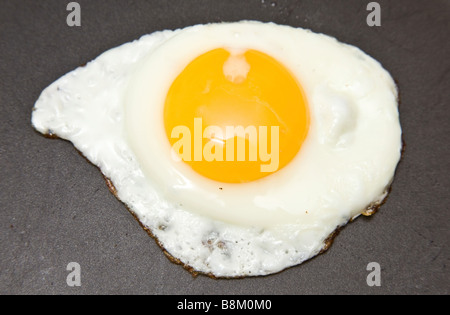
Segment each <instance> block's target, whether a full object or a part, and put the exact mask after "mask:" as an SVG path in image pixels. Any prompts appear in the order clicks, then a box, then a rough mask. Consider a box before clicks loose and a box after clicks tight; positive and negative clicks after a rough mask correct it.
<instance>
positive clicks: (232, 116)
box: [32, 21, 402, 277]
mask: <svg viewBox="0 0 450 315" xmlns="http://www.w3.org/2000/svg"><path fill="white" fill-rule="evenodd" d="M32 124H33V126H34V128H35V129H36V130H38V131H39V132H41V133H43V134H47V135H55V136H57V137H59V138H62V139H66V140H69V141H71V142H72V143H73V144H74V146H75V147H76V148H77V149H78V150H79V151H80V152H81V153H82V154H83V155H84V156H85V157H86V158H87V159H88V160H89V161H90V162H92V163H93V164H94V165H96V166H98V167H99V168H100V170H101V172H102V173H103V174H104V176H105V177H106V178H108V180H109V181H110V183H112V186H113V187H114V189H113V192H114V194H115V195H116V197H117V198H118V199H120V200H121V201H122V202H123V203H124V204H125V205H126V206H127V207H128V209H129V210H130V211H131V212H132V213H133V214H134V215H135V217H136V218H137V219H138V220H139V221H140V222H141V224H142V225H143V226H144V227H145V229H146V230H148V231H149V233H150V234H151V235H152V236H154V237H155V238H156V239H157V241H158V244H159V245H160V246H161V247H162V248H163V249H164V251H166V252H167V253H168V254H169V256H170V257H172V258H173V259H172V260H174V261H176V262H178V263H180V264H182V265H183V266H185V267H186V268H187V269H189V270H191V271H193V272H195V273H203V274H208V275H211V276H215V277H243V276H258V275H268V274H271V273H276V272H279V271H281V270H283V269H286V268H288V267H291V266H294V265H298V264H301V263H302V262H304V261H306V260H308V259H310V258H312V257H314V256H316V255H317V254H319V253H320V252H322V251H324V250H326V249H327V248H328V246H329V241H330V236H331V235H333V232H334V231H336V229H338V228H340V227H342V226H344V225H346V224H347V223H348V222H349V221H351V220H353V219H355V218H356V217H358V216H359V215H360V214H364V213H366V212H367V210H368V209H373V208H375V207H376V206H378V205H380V204H381V203H382V202H383V201H384V199H385V198H386V196H387V191H388V189H389V187H390V185H391V183H392V181H393V178H394V174H395V170H396V167H397V164H398V162H399V160H400V158H401V149H402V140H401V133H402V131H401V126H400V122H399V113H398V101H397V87H396V85H395V83H394V81H393V79H392V78H391V76H390V74H389V73H388V72H387V71H386V70H385V69H384V68H383V67H382V66H381V64H380V63H379V62H377V61H376V60H374V59H373V58H371V57H370V56H368V55H367V54H365V53H364V52H362V51H361V50H360V49H358V48H356V47H354V46H350V45H347V44H343V43H340V42H338V41H337V40H336V39H334V38H332V37H330V36H327V35H323V34H317V33H314V32H312V31H309V30H305V29H301V28H294V27H290V26H281V25H276V24H273V23H261V22H255V21H241V22H235V23H218V24H207V25H196V26H191V27H187V28H185V29H179V30H175V31H169V30H167V31H162V32H156V33H153V34H150V35H145V36H143V37H141V38H140V39H139V40H136V41H133V42H130V43H127V44H124V45H122V46H120V47H117V48H113V49H111V50H109V51H107V52H105V53H103V54H102V55H100V56H99V57H97V58H96V59H95V60H93V61H91V62H89V63H88V64H87V65H86V66H84V67H80V68H78V69H75V70H74V71H72V72H70V73H68V74H66V75H65V76H63V77H62V78H60V79H58V80H57V81H56V82H54V83H53V84H51V85H50V86H49V87H48V88H46V89H45V90H44V91H43V92H42V94H41V96H40V97H39V99H38V100H37V102H36V104H35V106H34V108H33V113H32ZM112 186H111V187H112Z"/></svg>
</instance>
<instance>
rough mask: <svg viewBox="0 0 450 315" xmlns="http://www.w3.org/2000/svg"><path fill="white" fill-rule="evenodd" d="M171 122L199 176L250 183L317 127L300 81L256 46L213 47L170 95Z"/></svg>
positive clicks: (170, 132) (167, 114)
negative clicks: (230, 49) (242, 49)
mask: <svg viewBox="0 0 450 315" xmlns="http://www.w3.org/2000/svg"><path fill="white" fill-rule="evenodd" d="M164 124H165V129H166V133H167V137H168V138H169V142H170V144H171V145H172V148H173V150H174V151H175V153H176V154H177V155H178V156H179V157H180V158H181V160H183V161H184V162H185V163H187V164H188V165H189V166H190V167H191V168H192V169H193V170H195V171H196V172H198V173H199V174H201V175H203V176H205V177H207V178H210V179H212V180H215V181H219V182H224V183H245V182H250V181H254V180H257V179H260V178H263V177H265V176H268V175H270V174H272V173H274V172H276V171H278V170H280V169H282V168H283V167H284V166H286V165H287V164H288V163H289V162H290V161H291V160H292V159H293V158H294V157H295V156H296V155H297V153H298V152H299V150H300V148H301V146H302V143H303V142H304V140H305V138H306V136H307V133H308V130H309V109H308V106H307V101H306V98H305V96H304V93H303V89H302V87H301V86H300V84H299V82H297V80H296V79H295V78H294V77H293V76H292V74H291V73H290V72H289V71H288V70H287V69H286V68H285V67H284V66H283V65H282V64H280V63H279V62H278V61H277V60H275V59H274V58H272V57H270V56H268V55H266V54H264V53H262V52H259V51H255V50H248V51H246V52H245V53H241V54H239V53H238V54H232V53H230V52H228V51H227V50H225V49H216V50H212V51H210V52H208V53H206V54H204V55H201V56H199V57H198V58H196V59H195V60H194V61H192V62H191V63H190V64H189V65H188V66H187V67H186V68H185V69H184V70H183V71H182V72H181V74H180V75H179V76H178V77H177V78H176V79H175V81H174V82H173V84H172V86H171V87H170V89H169V92H168V94H167V98H166V102H165V107H164Z"/></svg>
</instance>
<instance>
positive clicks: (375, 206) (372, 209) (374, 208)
mask: <svg viewBox="0 0 450 315" xmlns="http://www.w3.org/2000/svg"><path fill="white" fill-rule="evenodd" d="M35 131H36V130H35ZM36 133H39V132H37V131H36ZM39 134H40V135H42V134H41V133H39ZM44 137H46V138H49V139H60V140H64V139H61V138H59V137H58V136H57V135H55V134H52V133H47V134H44ZM65 141H67V140H65ZM68 142H70V141H68ZM75 150H76V151H77V152H78V154H79V155H80V156H82V157H83V158H84V159H85V160H86V161H87V162H88V163H89V164H91V165H94V166H95V167H96V168H97V169H98V170H99V171H100V173H101V174H102V176H103V179H104V180H105V182H106V186H107V187H108V189H109V191H110V192H111V193H112V194H113V195H114V197H116V199H117V200H118V201H119V202H120V203H122V204H123V205H124V206H125V208H126V209H127V210H128V212H130V213H131V215H132V216H133V217H134V218H135V220H136V221H137V222H138V223H139V225H140V226H141V227H142V229H144V231H145V232H147V234H148V235H149V236H150V237H151V238H152V239H154V240H155V242H156V244H157V245H158V246H159V247H160V248H161V250H162V252H163V253H164V255H165V256H166V257H167V258H168V259H169V261H170V262H172V263H174V264H177V265H180V266H182V267H183V268H184V269H185V270H187V271H188V272H189V273H190V274H191V275H192V276H193V277H197V276H198V275H204V276H207V277H209V278H212V279H243V278H247V277H267V276H270V275H275V274H278V273H281V272H283V271H285V270H287V269H290V268H293V267H296V266H298V265H301V264H303V263H304V262H306V261H304V262H302V263H300V264H297V265H294V266H290V267H286V268H284V269H283V270H280V271H278V272H275V273H271V274H268V275H259V276H252V275H242V276H235V277H224V276H216V275H214V274H213V273H205V272H202V271H197V270H195V269H194V268H193V267H192V266H190V265H188V264H186V263H183V262H182V261H181V260H180V259H178V258H176V257H174V256H172V255H171V254H170V253H169V252H168V251H167V250H166V249H165V248H164V246H163V244H162V243H161V242H160V241H159V240H158V238H157V237H156V236H155V235H154V234H153V232H152V231H151V230H150V229H149V228H148V227H146V226H145V225H144V224H143V223H142V222H141V221H140V220H139V218H138V216H137V215H136V213H135V212H134V211H133V210H131V208H130V207H129V206H128V205H127V204H125V203H124V202H123V201H122V200H120V198H119V197H118V193H117V189H116V187H115V186H114V184H113V182H112V181H111V180H110V179H109V178H108V177H106V176H105V175H104V174H103V173H102V172H101V170H100V168H99V167H98V166H97V165H95V164H93V163H92V162H91V161H89V159H88V158H87V157H86V156H85V155H84V154H83V153H82V152H81V151H79V150H78V149H76V148H75ZM405 150H406V144H405V141H404V138H403V135H402V150H401V157H400V161H399V163H400V162H401V161H402V160H403V157H404V154H405ZM397 169H398V165H397ZM394 177H395V175H394ZM391 191H392V182H391V184H389V186H388V187H387V188H386V196H385V197H384V199H383V200H381V201H378V202H374V203H371V204H370V205H369V206H368V207H367V208H366V209H364V211H362V212H361V215H363V216H365V217H371V216H373V215H374V214H375V213H377V212H378V210H379V209H380V207H381V206H382V205H383V204H385V203H386V201H387V199H388V197H389V195H390V193H391ZM357 217H358V216H356V217H354V218H351V219H350V220H349V221H348V222H347V223H345V224H343V225H341V226H339V227H337V228H336V229H335V230H334V231H333V232H332V233H331V234H330V235H329V236H328V237H327V238H326V239H325V241H324V246H323V247H322V249H321V250H320V252H319V253H318V254H317V255H314V256H313V257H311V258H309V259H308V260H311V259H313V258H315V257H317V256H318V255H321V254H323V253H325V252H326V251H327V250H328V249H329V248H330V247H331V245H333V242H334V240H335V238H336V237H337V236H338V235H339V233H340V232H341V230H342V229H343V228H344V227H345V226H346V225H347V224H348V223H351V222H353V221H354V220H355V219H356V218H357Z"/></svg>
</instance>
